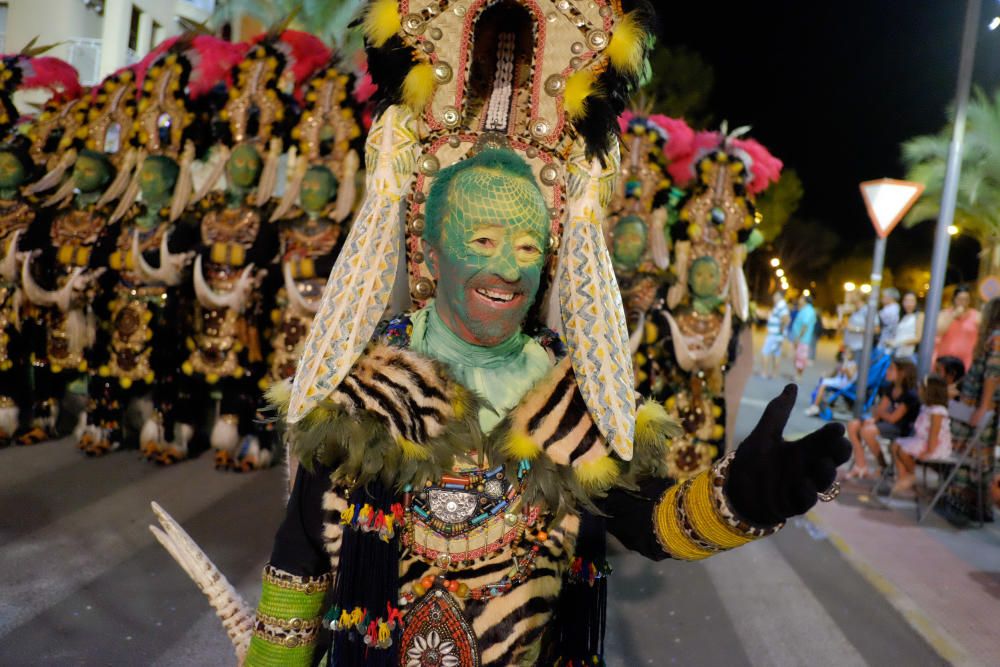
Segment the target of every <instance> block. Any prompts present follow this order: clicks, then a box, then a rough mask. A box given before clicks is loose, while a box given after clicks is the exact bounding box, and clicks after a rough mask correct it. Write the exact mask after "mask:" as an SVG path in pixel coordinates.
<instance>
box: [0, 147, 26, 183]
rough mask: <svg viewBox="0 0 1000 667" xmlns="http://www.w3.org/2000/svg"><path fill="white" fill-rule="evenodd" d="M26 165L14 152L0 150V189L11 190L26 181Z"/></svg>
mask: <svg viewBox="0 0 1000 667" xmlns="http://www.w3.org/2000/svg"><path fill="white" fill-rule="evenodd" d="M24 177H25V172H24V165H22V164H21V161H20V160H19V159H18V158H17V156H16V155H14V154H13V153H10V152H7V151H3V152H0V189H3V190H11V189H13V188H17V187H20V186H21V185H22V184H23V183H24Z"/></svg>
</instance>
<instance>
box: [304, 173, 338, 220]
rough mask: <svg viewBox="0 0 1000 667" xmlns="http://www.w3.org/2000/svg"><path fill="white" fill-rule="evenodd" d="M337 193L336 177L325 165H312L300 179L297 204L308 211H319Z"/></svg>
mask: <svg viewBox="0 0 1000 667" xmlns="http://www.w3.org/2000/svg"><path fill="white" fill-rule="evenodd" d="M336 194H337V179H336V178H334V176H333V174H332V173H330V170H329V169H327V168H325V167H313V168H312V169H310V170H309V171H308V172H306V175H305V177H303V179H302V189H301V190H300V191H299V204H300V205H301V206H302V209H303V210H304V211H306V212H308V213H319V212H321V211H322V210H323V209H324V208H326V205H327V204H329V203H330V201H332V200H333V198H334V197H335V196H336Z"/></svg>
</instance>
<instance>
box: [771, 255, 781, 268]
mask: <svg viewBox="0 0 1000 667" xmlns="http://www.w3.org/2000/svg"><path fill="white" fill-rule="evenodd" d="M771 266H773V267H774V268H778V267H779V266H781V260H780V259H778V258H777V257H772V258H771Z"/></svg>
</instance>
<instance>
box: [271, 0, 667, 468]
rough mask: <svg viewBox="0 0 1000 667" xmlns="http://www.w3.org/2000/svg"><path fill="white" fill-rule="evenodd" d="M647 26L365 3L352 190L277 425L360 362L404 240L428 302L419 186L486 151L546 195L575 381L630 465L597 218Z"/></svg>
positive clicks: (558, 8)
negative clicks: (344, 232) (359, 176)
mask: <svg viewBox="0 0 1000 667" xmlns="http://www.w3.org/2000/svg"><path fill="white" fill-rule="evenodd" d="M652 20H653V15H652V12H651V10H650V8H649V5H648V4H647V3H646V2H645V1H635V0H631V1H630V0H626V1H625V2H618V1H617V0H594V1H592V2H589V3H571V2H566V1H565V0H504V1H503V2H482V1H478V2H472V3H465V2H463V3H457V2H456V3H447V2H446V3H441V2H439V1H438V0H398V1H397V0H373V1H372V2H369V3H368V5H367V6H366V8H365V10H364V14H363V17H362V19H361V21H360V23H361V26H362V29H363V31H364V33H365V38H366V44H367V56H368V71H369V73H370V75H371V78H372V81H373V82H374V84H375V85H376V86H377V91H376V92H375V94H374V95H373V98H372V99H373V102H374V105H375V109H376V113H377V114H378V115H379V116H380V117H379V118H378V120H377V121H376V122H375V123H374V124H373V126H372V129H371V132H370V134H369V136H368V144H367V149H366V165H367V174H368V176H367V178H368V187H367V194H366V198H365V201H364V202H363V204H362V206H361V209H360V212H359V214H358V217H357V218H356V220H355V222H354V225H353V227H352V229H351V233H350V235H349V236H348V238H347V241H346V243H345V246H344V250H343V251H342V253H341V256H340V258H339V260H338V262H337V265H336V266H335V267H334V270H333V272H332V274H331V277H330V282H329V284H328V286H327V290H326V293H325V294H324V300H323V304H322V306H321V309H320V312H319V313H318V315H317V317H316V320H315V322H316V323H315V324H314V326H313V327H312V328H311V331H310V336H309V340H308V342H307V344H306V349H305V354H304V356H303V358H302V360H301V361H300V364H299V368H298V371H297V373H296V377H295V382H294V385H293V391H292V397H291V404H290V410H289V416H288V418H289V421H290V422H292V423H295V422H297V421H299V420H301V419H302V418H303V417H304V416H305V415H306V414H307V413H308V412H309V411H310V410H311V409H312V408H313V407H315V406H316V405H317V404H318V403H319V402H320V401H322V400H323V399H324V398H325V397H326V396H327V395H328V394H329V393H330V392H331V391H332V390H333V389H334V388H336V386H337V385H338V384H339V383H340V382H341V380H342V379H343V378H344V377H345V375H346V374H347V371H348V370H349V369H350V368H351V366H352V365H353V364H354V362H355V360H356V359H357V358H358V356H359V355H360V354H361V352H362V350H363V349H364V346H365V345H366V344H367V343H368V340H369V338H370V336H371V335H372V333H373V331H374V329H375V326H376V324H377V322H378V320H379V318H381V316H382V314H383V311H384V310H385V309H386V307H387V305H388V302H389V294H390V292H391V290H392V286H393V283H394V280H395V277H396V273H397V267H398V263H399V261H400V259H401V253H402V252H403V250H402V249H403V247H404V245H405V247H406V248H407V249H408V250H409V253H408V265H409V274H410V292H411V295H412V296H413V298H414V299H415V300H417V301H418V302H420V301H423V300H426V299H428V298H430V297H431V296H432V295H433V293H434V289H435V288H434V284H433V281H432V280H431V277H430V275H429V274H428V272H427V270H426V268H425V267H424V265H423V257H422V254H421V253H420V252H419V242H420V236H421V234H422V232H423V228H424V218H423V215H424V211H423V207H424V202H425V201H426V196H427V193H428V191H429V189H430V186H431V183H432V182H433V179H434V177H435V175H436V174H437V173H438V172H439V171H440V170H441V169H442V168H443V167H446V166H448V165H450V164H453V163H455V162H457V161H459V160H461V159H463V158H464V157H465V156H467V155H469V154H470V153H472V152H474V151H477V150H480V149H482V148H483V147H497V146H501V147H505V148H508V149H511V150H514V151H516V152H517V153H518V154H520V155H521V156H522V157H523V158H524V159H525V160H526V161H527V162H528V164H529V165H530V166H531V167H532V169H533V171H534V173H535V175H536V177H537V180H538V183H539V186H540V187H541V189H542V192H543V195H544V196H545V197H546V199H547V200H548V202H549V207H550V215H551V237H552V241H553V243H552V244H551V246H552V247H553V248H558V252H559V257H558V264H556V262H553V270H554V271H555V274H556V280H555V289H556V290H557V291H558V297H559V304H560V311H561V319H562V325H563V330H564V334H565V336H566V339H567V342H568V347H569V352H570V357H571V359H572V362H573V368H574V370H575V372H576V377H577V383H578V385H579V387H580V391H581V393H582V395H583V397H584V400H585V401H586V403H587V406H588V408H589V410H590V412H591V415H592V416H593V418H594V421H595V423H596V424H597V425H598V427H599V429H600V430H601V432H602V434H603V435H604V436H605V438H606V439H607V440H608V442H609V443H610V444H611V446H612V447H613V448H614V449H615V451H616V452H617V453H618V454H619V456H621V457H622V458H623V459H626V460H627V459H630V458H631V454H632V439H633V434H634V429H635V395H634V390H633V387H632V377H631V361H630V358H629V348H628V335H627V331H626V326H625V316H624V312H623V309H622V305H621V296H620V294H619V293H618V289H617V286H616V283H615V279H614V271H613V269H612V266H611V259H610V256H609V254H608V251H607V248H606V247H605V243H604V238H603V234H602V230H601V225H602V219H603V211H604V208H605V206H607V204H608V202H609V200H610V197H611V195H612V192H613V190H614V186H615V182H616V175H617V169H618V162H619V152H618V142H617V138H616V135H617V131H618V120H617V119H618V116H619V114H621V112H622V111H623V110H624V108H625V104H626V101H627V100H628V98H629V97H630V95H631V93H632V92H633V90H634V89H635V87H636V85H637V83H638V80H639V77H640V76H641V75H642V73H643V70H644V68H645V62H646V57H647V54H648V49H649V48H650V46H651V45H652V37H651V35H650V27H649V26H650V24H651V22H652ZM401 203H402V204H404V205H405V212H406V237H405V238H404V235H403V233H402V232H403V230H402V228H401V226H400V225H399V224H398V222H397V220H398V211H399V206H400V204H401Z"/></svg>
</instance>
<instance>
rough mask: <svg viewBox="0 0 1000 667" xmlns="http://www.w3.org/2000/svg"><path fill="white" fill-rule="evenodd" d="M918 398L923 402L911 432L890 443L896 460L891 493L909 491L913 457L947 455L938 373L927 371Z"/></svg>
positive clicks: (944, 385)
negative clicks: (929, 373) (894, 481)
mask: <svg viewBox="0 0 1000 667" xmlns="http://www.w3.org/2000/svg"><path fill="white" fill-rule="evenodd" d="M920 401H921V403H923V405H921V406H920V414H919V415H917V421H916V422H914V424H913V435H911V436H904V437H902V438H896V440H895V441H894V442H893V443H892V445H891V446H890V451H891V452H892V457H893V461H895V464H896V483H895V484H894V485H893V487H892V495H894V496H899V495H910V494H912V492H913V484H914V482H915V481H916V479H917V478H916V475H914V472H915V470H916V467H917V464H916V461H917V460H932V459H938V460H941V459H947V458H948V457H949V456H950V455H951V423H950V421H949V419H948V382H947V381H946V380H945V379H944V378H943V377H941V376H940V375H928V376H927V377H926V378H924V384H923V386H922V387H921V388H920Z"/></svg>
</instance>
